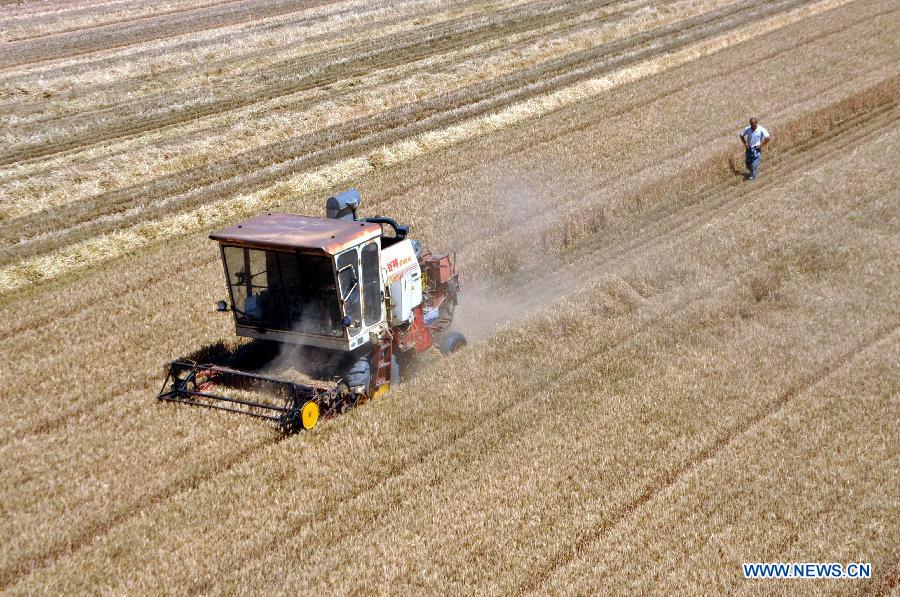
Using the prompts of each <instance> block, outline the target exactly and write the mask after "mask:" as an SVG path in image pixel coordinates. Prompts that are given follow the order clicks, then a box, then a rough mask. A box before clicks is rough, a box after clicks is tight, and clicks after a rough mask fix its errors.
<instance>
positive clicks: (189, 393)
mask: <svg viewBox="0 0 900 597" xmlns="http://www.w3.org/2000/svg"><path fill="white" fill-rule="evenodd" d="M359 206H360V195H359V192H358V191H356V190H355V189H351V190H349V191H346V192H344V193H341V194H339V195H336V196H334V197H331V198H329V199H328V201H327V203H326V213H327V217H325V218H317V217H309V216H299V215H291V214H282V213H265V214H262V215H259V216H256V217H254V218H251V219H249V220H246V221H244V222H241V223H239V224H236V225H234V226H230V227H228V228H224V229H222V230H219V231H217V232H214V233H213V234H211V235H210V238H211V239H212V240H215V241H217V242H218V244H219V251H220V254H221V258H222V264H223V268H224V273H225V282H226V290H227V292H228V298H227V300H225V301H220V302H219V305H218V310H220V311H230V312H231V313H232V314H233V316H234V323H235V331H236V333H237V335H238V336H243V337H247V338H253V339H255V340H256V341H257V343H259V344H260V345H269V346H271V345H272V344H276V345H278V346H279V347H280V348H279V350H278V351H277V352H281V353H284V352H287V353H288V354H292V355H296V359H297V361H298V363H297V364H298V365H301V364H302V365H303V366H304V367H305V368H306V369H308V370H310V371H312V372H313V373H314V375H315V376H316V377H318V378H320V379H329V380H331V381H330V383H322V384H316V385H313V384H303V383H298V382H295V381H288V380H281V379H277V378H275V377H271V376H266V375H261V374H260V373H259V372H243V371H238V370H236V369H233V368H230V367H225V366H222V365H220V364H198V363H195V362H193V361H187V360H178V361H174V362H172V363H170V364H169V366H168V370H167V377H166V381H165V382H164V385H163V389H162V391H161V392H160V395H159V398H160V399H161V400H168V401H172V402H179V403H185V404H193V405H197V406H207V407H211V408H219V409H224V410H230V411H234V412H241V413H244V414H249V415H252V416H256V417H262V418H268V419H272V420H275V421H277V422H278V423H279V424H280V425H281V426H282V428H283V429H284V430H285V431H286V432H293V431H297V430H299V429H311V428H312V427H313V426H314V425H315V424H316V422H317V421H318V420H319V419H320V418H327V417H330V416H333V415H334V414H336V413H338V412H341V411H343V410H345V409H346V408H348V407H352V406H355V405H356V404H358V403H359V402H360V401H361V400H366V399H368V398H372V397H375V396H377V395H379V394H381V393H383V392H385V391H387V390H388V389H389V388H390V386H391V384H394V385H396V384H398V383H399V382H400V378H401V368H402V367H405V366H406V365H407V364H408V363H409V362H410V360H411V359H412V358H413V357H414V356H415V355H416V354H418V353H421V352H423V351H425V350H427V349H429V348H431V347H432V346H434V345H437V346H438V347H439V348H440V350H441V352H443V353H445V354H447V353H450V352H454V351H456V350H458V349H459V348H461V347H462V346H464V345H465V338H464V337H463V336H462V334H460V333H459V332H452V331H448V328H449V326H450V324H451V323H452V321H453V313H454V308H455V306H456V304H457V302H458V291H459V280H458V275H457V273H456V271H455V259H453V257H452V256H451V255H439V254H435V253H432V252H431V251H427V250H424V249H423V248H422V247H421V244H420V243H419V242H418V241H415V240H411V239H409V238H408V233H409V230H408V228H407V227H406V226H401V225H399V224H397V222H395V221H394V220H393V219H391V218H386V217H372V218H364V219H358V218H357V210H358V209H359ZM285 348H287V349H288V350H287V351H285V350H284V349H285ZM300 361H302V363H300ZM230 390H231V391H230Z"/></svg>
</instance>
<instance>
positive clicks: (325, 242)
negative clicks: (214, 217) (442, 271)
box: [209, 213, 381, 255]
mask: <svg viewBox="0 0 900 597" xmlns="http://www.w3.org/2000/svg"><path fill="white" fill-rule="evenodd" d="M380 235H381V226H379V225H378V224H371V223H369V222H351V221H347V220H330V219H327V218H314V217H309V216H296V215H293V214H281V213H266V214H262V215H259V216H256V217H254V218H250V219H249V220H246V221H244V222H241V223H240V224H236V225H234V226H229V227H228V228H223V229H222V230H218V231H216V232H213V233H212V234H210V235H209V238H211V239H212V240H217V241H219V242H224V243H228V244H236V245H245V246H253V247H262V248H278V249H305V250H310V251H317V252H319V251H321V252H323V253H327V254H329V255H334V254H336V253H340V252H341V251H342V250H344V249H346V248H349V247H352V246H354V245H357V244H359V243H361V242H363V241H365V240H368V239H370V238H377V237H378V236H380Z"/></svg>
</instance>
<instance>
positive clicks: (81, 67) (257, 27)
mask: <svg viewBox="0 0 900 597" xmlns="http://www.w3.org/2000/svg"><path fill="white" fill-rule="evenodd" d="M388 1H390V0H381V2H380V4H382V5H383V4H384V3H385V2H388ZM412 1H414V0H403V3H404V4H406V3H409V2H412ZM473 1H474V0H465V2H467V3H469V2H473ZM350 12H353V9H352V8H351V9H349V10H336V11H334V12H330V13H325V14H322V15H317V16H300V15H298V16H297V17H294V18H290V17H288V18H286V19H285V20H283V21H281V22H279V23H266V22H264V21H258V22H255V23H247V24H245V25H243V26H242V27H240V28H239V29H236V30H234V31H230V30H227V29H226V30H224V31H217V32H216V33H214V34H213V35H211V36H208V37H205V38H203V39H192V38H186V39H184V40H180V41H179V40H177V39H171V40H159V41H160V43H158V44H155V45H150V46H147V47H145V48H139V47H135V48H131V49H129V50H127V51H125V52H116V53H109V54H104V53H102V52H101V53H98V54H99V55H96V56H90V55H84V56H77V57H74V58H72V59H69V60H68V61H67V60H58V61H47V62H45V63H43V64H41V65H40V66H39V68H38V69H37V70H38V71H39V73H40V74H42V75H45V76H47V77H48V78H51V79H56V78H60V77H63V76H72V75H78V74H83V73H86V72H94V71H97V70H102V69H110V68H115V67H116V66H117V65H120V64H122V63H123V62H134V61H140V60H144V59H152V58H159V57H161V56H162V55H164V54H167V53H172V52H184V51H197V50H203V49H206V48H209V47H212V46H217V45H222V44H226V43H229V42H233V41H235V40H240V39H241V38H243V37H244V36H246V35H248V34H255V33H256V32H259V31H269V32H271V31H277V30H279V29H283V28H290V27H296V26H303V25H306V24H309V23H314V22H319V21H323V20H328V19H329V18H332V17H341V16H345V15H347V14H349V13H350ZM365 30H368V27H366V29H365ZM213 31H215V30H210V33H212V32H213ZM317 39H318V38H317ZM287 47H295V44H291V45H290V46H287ZM218 63H219V62H218V61H217V62H215V63H214V64H218ZM191 68H194V67H190V66H183V67H174V68H172V69H166V70H163V71H160V72H159V73H158V74H160V75H165V74H167V73H171V72H172V71H173V70H180V69H191ZM198 68H200V69H201V70H202V67H198ZM34 71H35V69H34V68H33V67H31V68H29V67H28V66H26V67H25V68H23V69H19V68H11V69H7V70H5V71H3V70H0V81H2V82H4V83H6V84H8V85H12V86H16V85H22V84H26V83H27V82H28V81H30V80H31V78H32V77H33V75H34ZM71 93H72V94H73V95H77V92H71ZM66 97H68V96H66Z"/></svg>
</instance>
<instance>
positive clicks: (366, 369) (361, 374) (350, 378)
mask: <svg viewBox="0 0 900 597" xmlns="http://www.w3.org/2000/svg"><path fill="white" fill-rule="evenodd" d="M371 383H372V366H371V365H370V364H369V359H367V358H365V357H363V358H361V359H359V360H358V361H356V362H355V363H353V366H352V367H350V370H349V371H348V372H347V385H348V386H350V388H351V389H353V388H358V387H360V386H362V388H363V391H362V393H363V394H365V395H367V396H368V395H369V391H370V390H371V389H372V388H371Z"/></svg>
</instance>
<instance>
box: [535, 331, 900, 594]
mask: <svg viewBox="0 0 900 597" xmlns="http://www.w3.org/2000/svg"><path fill="white" fill-rule="evenodd" d="M898 329H900V326H898V325H897V324H896V323H894V324H890V325H885V326H881V327H880V328H879V329H877V330H876V331H875V332H874V333H872V334H869V335H867V336H866V337H865V338H863V339H861V340H857V341H856V342H855V343H854V344H853V346H852V347H851V348H849V349H848V350H846V351H843V352H842V353H841V354H839V355H837V356H836V357H832V358H831V359H829V360H828V362H827V363H825V364H824V366H822V367H821V368H819V369H818V370H817V371H816V372H815V373H813V374H812V375H810V376H808V377H807V378H805V379H801V380H800V381H797V382H793V383H792V384H791V385H790V387H788V389H787V390H786V391H785V392H783V393H781V394H780V395H779V396H778V397H777V398H776V399H775V400H772V401H771V402H770V403H768V404H767V405H765V406H764V407H763V408H762V409H760V410H759V411H757V412H756V413H755V414H754V415H753V416H751V417H749V418H747V419H744V420H743V421H740V422H738V423H737V424H735V425H733V426H732V427H731V428H730V429H728V430H727V431H726V432H725V433H724V434H723V435H721V436H720V437H719V438H717V439H716V440H715V441H713V442H712V444H710V445H708V446H706V447H704V448H703V449H701V450H700V451H699V452H698V453H697V454H696V455H694V456H693V457H691V458H689V459H688V460H687V461H685V462H684V463H682V464H681V465H679V466H677V467H676V468H675V469H674V470H671V471H669V472H668V473H667V474H666V475H665V476H664V477H663V479H662V480H661V482H660V483H658V484H656V485H651V486H650V487H648V488H646V489H645V490H644V491H643V492H642V493H641V494H640V495H639V496H638V497H637V498H635V499H634V500H632V501H631V502H629V503H627V504H625V506H624V507H623V508H621V509H620V510H619V512H618V513H617V514H616V515H614V516H613V517H612V518H611V519H610V520H609V521H606V522H604V523H602V524H601V525H599V526H597V527H595V528H593V529H591V530H590V531H588V532H586V533H583V534H581V536H580V537H578V538H577V539H576V540H575V541H574V542H573V543H571V544H569V546H568V547H566V548H564V549H563V550H561V551H560V552H558V553H557V555H556V556H555V557H553V559H552V560H551V561H550V564H549V565H548V566H547V567H545V568H543V569H542V570H539V571H538V572H537V573H535V574H532V575H531V577H530V578H529V580H528V581H526V583H524V584H523V585H522V586H521V587H520V588H519V590H518V591H517V594H518V595H525V594H530V593H536V592H539V591H540V590H541V588H542V587H544V586H545V585H546V583H547V582H548V581H549V580H550V579H551V578H552V576H553V575H554V574H555V573H556V571H557V570H559V569H560V568H563V567H564V566H566V565H567V564H569V563H571V562H572V561H574V560H575V558H577V557H578V554H579V553H582V552H584V551H585V550H586V549H587V548H589V547H590V546H591V545H593V544H594V543H596V542H597V541H600V540H602V539H603V538H604V537H606V536H608V535H609V533H610V532H611V531H612V530H613V529H614V528H616V527H617V526H618V525H620V524H622V523H623V522H625V521H626V520H627V519H628V518H629V517H631V515H633V514H634V513H635V512H636V511H638V510H639V509H640V508H641V507H642V506H644V505H645V504H647V503H648V502H650V501H652V500H654V499H655V498H657V497H659V496H660V495H662V494H663V493H664V492H665V491H667V490H668V489H670V488H671V487H673V486H674V485H675V484H677V483H678V482H679V481H681V480H682V479H684V478H686V477H687V476H689V475H690V474H692V473H693V472H694V471H696V470H697V469H699V468H700V467H701V466H702V465H703V464H705V463H706V462H709V461H710V460H712V459H713V458H715V457H716V456H717V455H719V454H720V453H721V452H722V451H723V450H725V449H727V448H728V447H729V446H731V445H732V444H734V443H735V442H736V441H738V440H739V439H740V438H742V437H744V436H745V435H747V433H749V432H750V431H752V430H753V429H755V428H756V427H758V426H759V425H761V424H763V423H764V422H766V421H768V420H770V419H771V418H772V417H774V416H776V415H777V414H779V413H780V412H781V411H783V410H784V409H785V407H787V406H788V405H789V404H790V403H791V402H792V401H793V400H794V399H795V398H797V397H798V396H800V395H802V394H804V393H805V392H808V391H809V390H811V389H813V388H815V387H816V386H818V385H819V384H821V383H823V382H824V381H825V380H827V379H828V378H829V377H830V376H831V375H833V374H834V373H836V372H839V371H841V370H842V369H844V368H846V367H849V366H850V364H852V363H853V361H854V360H855V359H856V358H857V357H859V356H860V355H861V354H863V353H865V352H867V351H868V350H871V349H872V348H874V347H875V346H877V345H879V344H881V343H882V342H884V341H885V340H887V339H888V338H890V337H891V336H892V335H893V334H894V333H895V332H896V331H897V330H898Z"/></svg>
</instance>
